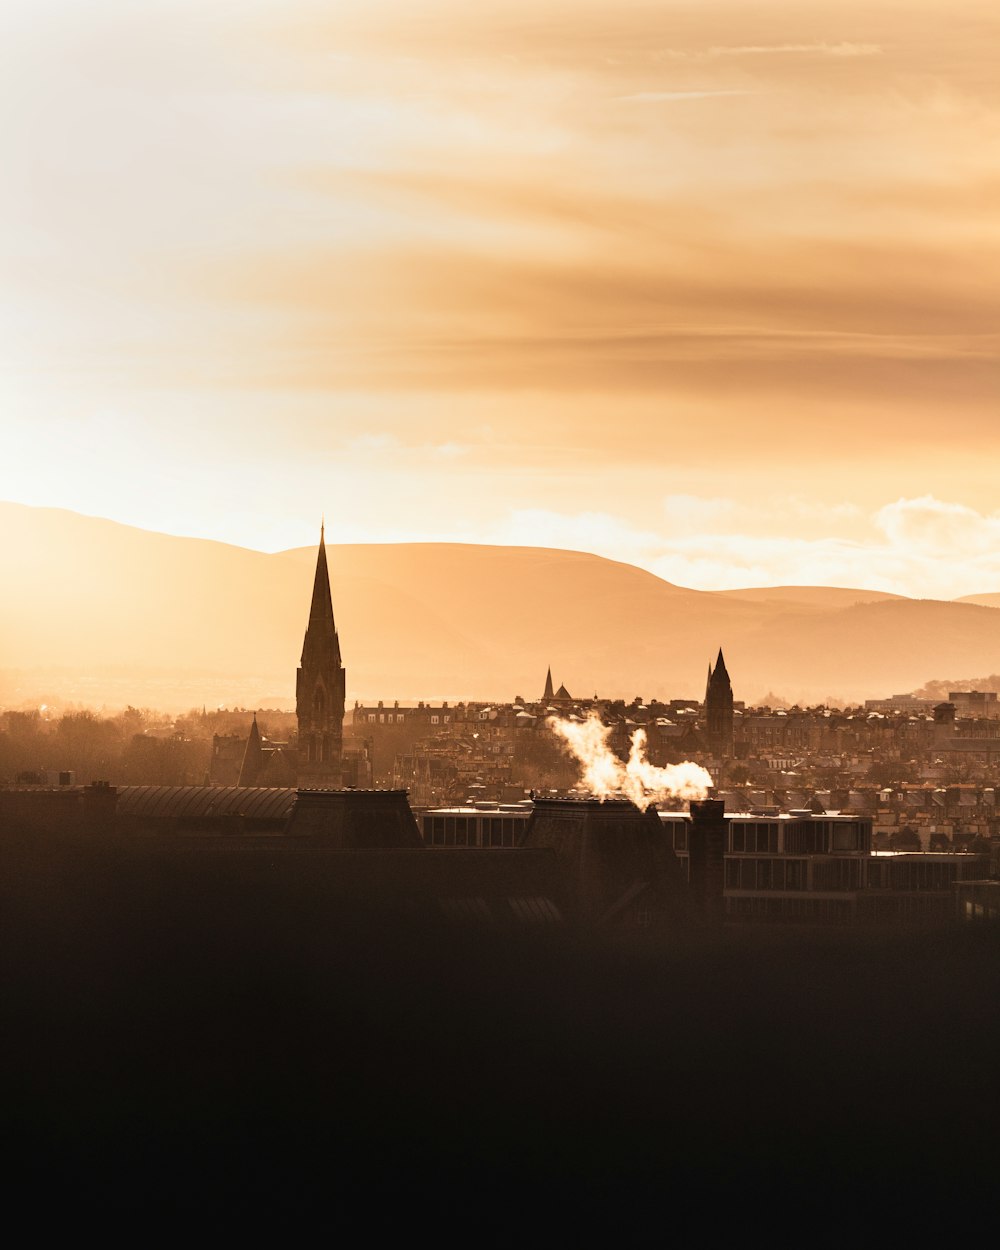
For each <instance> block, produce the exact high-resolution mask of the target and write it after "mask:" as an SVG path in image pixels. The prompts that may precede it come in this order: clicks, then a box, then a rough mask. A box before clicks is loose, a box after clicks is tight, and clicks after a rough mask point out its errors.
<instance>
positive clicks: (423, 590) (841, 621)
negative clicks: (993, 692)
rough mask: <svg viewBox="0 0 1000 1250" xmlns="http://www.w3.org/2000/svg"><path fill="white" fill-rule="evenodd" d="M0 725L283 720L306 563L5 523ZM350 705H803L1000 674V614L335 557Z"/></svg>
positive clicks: (463, 553)
mask: <svg viewBox="0 0 1000 1250" xmlns="http://www.w3.org/2000/svg"><path fill="white" fill-rule="evenodd" d="M0 536H2V542H0V581H2V585H3V587H4V595H3V607H2V610H0V704H3V705H7V706H18V705H20V704H22V703H24V702H27V701H33V700H36V699H39V698H42V697H44V696H46V695H48V694H54V695H57V696H58V697H60V698H62V699H74V700H78V701H82V702H87V703H90V704H93V705H96V706H100V705H102V704H107V705H110V706H118V705H123V704H125V703H129V702H130V703H134V704H143V705H148V706H154V707H161V708H164V709H183V708H187V707H191V706H196V705H200V704H202V703H209V704H216V703H220V704H221V703H224V704H227V705H230V706H232V705H234V704H242V705H244V706H260V705H263V704H265V703H266V704H269V705H271V706H274V705H275V704H276V703H282V704H285V705H289V704H290V703H291V701H292V699H293V693H294V682H295V667H296V664H297V662H298V656H299V651H300V649H301V645H302V633H303V629H304V627H305V617H306V612H307V607H308V602H309V592H310V586H311V580H312V572H313V566H314V561H315V550H314V549H313V548H311V547H310V548H298V549H294V550H291V551H286V552H280V553H277V554H273V555H270V554H264V553H261V552H256V551H248V550H245V549H243V548H240V547H233V546H228V545H226V544H224V543H218V542H212V541H208V540H205V539H195V538H177V537H172V536H169V535H164V534H156V533H151V532H148V531H144V530H138V529H134V528H131V527H129V526H125V525H119V524H117V523H114V522H111V521H106V520H101V519H98V518H93V517H83V516H78V515H76V514H74V513H69V512H64V511H60V510H56V509H42V508H28V507H24V506H22V505H15V504H0ZM329 556H330V570H331V578H332V582H333V593H334V609H335V612H336V617H337V623H338V627H339V630H340V635H341V642H342V647H343V652H344V662H345V665H346V667H347V686H348V695H349V699H354V698H355V697H357V698H360V699H364V700H371V699H379V698H382V699H386V700H392V699H395V698H398V699H400V700H409V699H418V698H424V699H435V700H436V699H441V698H447V699H452V700H457V699H459V698H463V697H465V698H468V697H472V698H490V699H509V698H511V697H513V695H515V694H518V693H520V694H523V695H525V696H526V697H532V696H535V695H537V694H539V693H540V691H541V685H542V681H543V679H544V674H545V669H546V666H547V665H548V664H549V663H551V664H552V667H553V674H554V676H555V679H556V682H557V683H558V682H565V683H566V685H567V686H568V687H569V689H570V690H571V691H573V692H574V693H581V694H589V693H592V692H593V691H594V690H595V689H596V690H599V691H600V692H601V693H602V694H608V695H613V696H624V697H626V698H632V697H633V696H634V695H636V694H642V695H643V696H646V697H650V696H681V697H683V696H687V697H692V696H697V695H699V694H700V693H701V692H702V690H703V688H704V675H705V670H706V666H707V664H708V661H709V660H710V659H712V658H713V657H714V655H715V653H716V651H717V649H718V647H719V646H720V645H722V646H724V647H725V651H726V658H727V663H728V666H729V670H730V672H731V673H732V675H733V681H734V687H735V691H736V696H737V698H745V699H748V700H754V699H757V698H760V697H761V696H762V695H763V694H764V693H765V692H767V691H772V690H773V691H775V692H778V693H780V694H783V695H784V696H785V697H786V698H790V699H797V700H811V701H817V700H821V699H825V698H827V697H836V698H838V699H852V700H853V699H860V698H863V697H866V696H868V697H871V696H874V695H880V694H886V693H892V692H894V691H902V690H909V689H912V688H914V687H915V686H918V685H920V684H922V683H923V682H925V681H927V680H928V679H930V678H933V677H935V676H937V675H940V674H942V673H955V672H995V671H997V670H998V669H1000V615H998V614H997V613H996V612H995V611H994V610H993V609H992V608H989V607H983V606H980V605H978V604H970V603H943V602H938V601H934V600H914V599H904V598H898V597H894V596H888V595H880V594H878V593H877V592H865V591H856V590H849V589H842V588H827V587H775V588H770V589H767V588H761V589H756V590H752V591H727V592H707V591H696V590H688V589H685V588H684V587H680V586H674V585H671V584H670V583H668V582H665V581H663V580H661V579H660V578H657V577H655V576H654V575H653V574H651V573H648V572H645V571H644V570H642V569H638V568H634V567H633V566H631V565H627V564H621V563H617V562H615V561H613V560H607V559H604V558H602V557H599V556H593V555H587V554H584V553H581V552H572V551H558V550H551V549H548V548H533V547H487V546H473V545H463V544H432V543H426V544H425V543H418V544H374V545H344V546H331V547H330V548H329Z"/></svg>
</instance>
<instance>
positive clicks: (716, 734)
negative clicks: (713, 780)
mask: <svg viewBox="0 0 1000 1250" xmlns="http://www.w3.org/2000/svg"><path fill="white" fill-rule="evenodd" d="M705 738H706V740H707V744H708V748H709V750H710V751H711V752H712V754H713V755H715V756H717V757H718V758H720V759H729V758H730V757H731V756H732V754H733V685H732V682H731V681H730V680H729V673H728V672H727V671H726V661H725V659H724V658H723V655H722V648H721V647H720V648H719V658H718V659H717V660H716V661H715V668H714V670H713V668H712V666H711V664H710V665H709V666H708V684H707V686H706V687H705Z"/></svg>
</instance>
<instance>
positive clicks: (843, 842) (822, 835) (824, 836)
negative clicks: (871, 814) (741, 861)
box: [727, 820, 866, 855]
mask: <svg viewBox="0 0 1000 1250" xmlns="http://www.w3.org/2000/svg"><path fill="white" fill-rule="evenodd" d="M865 832H866V831H865V830H862V828H861V822H860V821H834V820H803V821H788V822H786V823H785V824H783V826H782V833H783V838H782V841H783V845H782V846H781V848H780V849H781V850H782V851H786V852H788V853H790V854H792V855H822V854H826V853H828V852H829V851H857V850H862V849H864V847H865V846H866V839H865V836H864V835H865ZM727 849H728V850H730V851H733V852H735V853H737V854H739V853H745V852H748V851H749V852H756V853H758V854H760V853H764V854H771V855H774V854H775V853H776V852H777V851H778V849H779V847H778V826H777V825H776V824H770V823H768V824H763V823H761V824H754V823H752V822H749V821H748V822H746V823H744V822H743V821H739V822H737V821H733V822H732V823H731V824H730V825H729V846H728V848H727Z"/></svg>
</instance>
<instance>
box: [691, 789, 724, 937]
mask: <svg viewBox="0 0 1000 1250" xmlns="http://www.w3.org/2000/svg"><path fill="white" fill-rule="evenodd" d="M725 813H726V805H725V803H724V802H723V800H722V799H703V800H702V801H701V802H693V803H692V804H691V833H690V837H689V839H688V865H689V878H688V884H689V888H690V890H691V899H692V902H693V903H694V905H695V909H696V910H697V912H698V913H699V915H701V917H702V918H703V919H704V920H705V921H706V922H707V923H708V924H711V925H720V924H722V922H723V921H724V920H725V916H726V900H725V897H724V894H723V891H724V889H725V884H726V877H725V852H726V815H725Z"/></svg>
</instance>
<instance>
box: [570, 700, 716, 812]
mask: <svg viewBox="0 0 1000 1250" xmlns="http://www.w3.org/2000/svg"><path fill="white" fill-rule="evenodd" d="M547 723H548V725H549V728H550V729H551V730H552V731H553V733H555V734H557V735H558V736H559V737H560V738H562V740H563V742H565V743H566V745H567V746H568V747H569V749H570V751H571V752H572V753H573V755H575V756H576V758H577V760H578V761H579V763H580V766H581V768H582V770H583V772H582V775H581V777H580V784H581V785H582V786H583V788H584V789H585V790H587V791H588V792H589V793H590V794H592V795H593V796H594V798H595V799H601V800H602V801H603V800H604V799H607V798H611V797H612V796H613V795H618V794H623V795H624V796H625V797H626V798H629V799H631V800H632V802H633V803H634V804H635V805H636V807H638V808H640V809H641V810H642V811H645V810H646V808H647V807H649V806H650V804H652V803H657V802H659V801H660V800H663V799H703V798H704V797H705V795H706V794H707V793H708V789H709V787H710V786H711V784H712V778H711V776H710V774H709V773H708V772H706V770H705V769H704V768H702V767H701V765H700V764H692V763H691V762H690V761H685V762H684V763H683V764H668V765H667V766H666V768H657V767H656V765H655V764H651V763H650V762H649V760H648V759H647V758H646V731H645V729H637V730H636V731H635V733H634V734H633V735H632V738H631V745H630V748H629V754H628V762H627V763H625V764H623V763H622V762H621V760H620V759H619V758H618V756H617V755H615V753H614V752H613V751H612V750H611V749H610V747H609V746H608V738H609V737H610V734H611V730H610V729H609V728H608V727H607V726H606V725H605V724H604V723H603V722H602V721H601V718H600V716H598V715H597V713H596V712H591V713H590V714H589V715H588V717H587V719H586V720H584V721H569V720H560V719H559V718H558V717H556V716H550V717H549V719H548V722H547Z"/></svg>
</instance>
